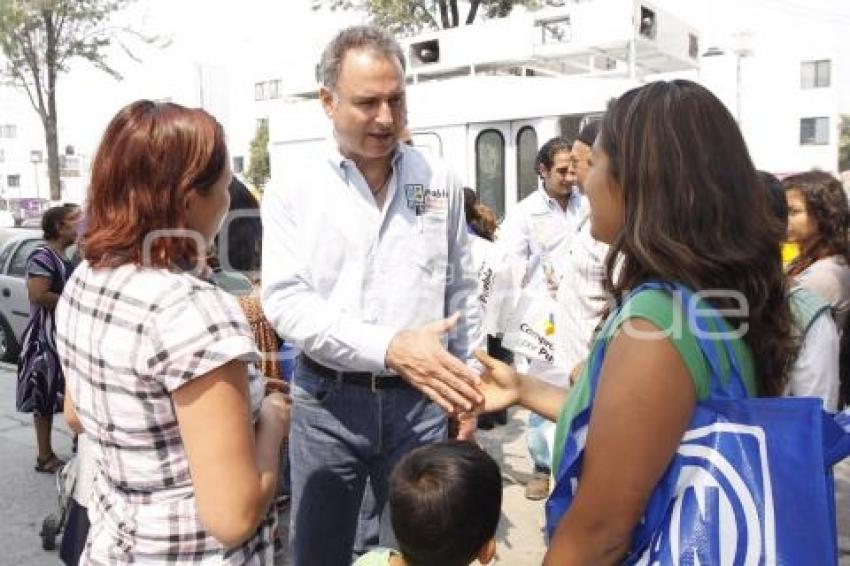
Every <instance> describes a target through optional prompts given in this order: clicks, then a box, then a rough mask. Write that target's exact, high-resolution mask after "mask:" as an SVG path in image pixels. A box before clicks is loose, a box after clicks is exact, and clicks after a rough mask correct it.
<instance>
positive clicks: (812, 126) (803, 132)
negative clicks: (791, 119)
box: [800, 116, 829, 145]
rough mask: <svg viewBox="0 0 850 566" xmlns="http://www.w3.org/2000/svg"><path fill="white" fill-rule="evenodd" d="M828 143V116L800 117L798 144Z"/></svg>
mask: <svg viewBox="0 0 850 566" xmlns="http://www.w3.org/2000/svg"><path fill="white" fill-rule="evenodd" d="M828 143H829V118H827V117H825V116H824V117H819V118H802V119H800V145H826V144H828Z"/></svg>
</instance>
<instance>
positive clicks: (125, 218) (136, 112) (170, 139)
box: [81, 100, 227, 268]
mask: <svg viewBox="0 0 850 566" xmlns="http://www.w3.org/2000/svg"><path fill="white" fill-rule="evenodd" d="M226 167H227V147H226V146H225V140H224V130H223V129H222V127H221V125H220V124H219V123H218V122H217V121H216V120H215V118H213V117H212V116H210V115H209V114H208V113H207V112H205V111H204V110H200V109H190V108H184V107H183V106H180V105H177V104H172V103H170V102H166V103H157V102H151V101H150V100H140V101H137V102H133V103H132V104H129V105H128V106H125V107H124V108H122V109H121V110H120V111H119V112H118V114H116V115H115V117H114V118H112V121H111V122H110V123H109V125H108V126H107V128H106V132H105V133H104V134H103V139H102V140H101V142H100V147H99V148H98V150H97V154H96V155H95V158H94V162H93V163H92V175H91V184H90V185H89V192H88V199H87V208H86V231H85V234H84V235H83V239H82V242H81V247H82V249H83V254H84V256H85V258H86V259H87V260H88V261H89V263H91V265H92V266H93V267H117V266H119V265H123V264H126V263H137V264H140V263H142V261H143V260H147V261H149V262H150V264H151V266H152V267H165V268H168V267H171V266H174V265H181V264H188V265H191V264H192V263H193V262H194V261H195V260H196V259H197V257H198V254H199V253H200V250H198V249H197V245H196V242H195V240H194V239H192V238H188V237H186V236H185V235H181V234H179V231H181V230H185V229H187V224H186V222H187V219H186V198H187V196H188V194H189V191H190V190H192V189H194V190H195V191H197V192H198V193H200V194H207V193H209V191H210V189H211V187H212V186H213V185H214V184H215V182H216V181H217V180H218V179H219V178H221V176H222V174H223V173H224V171H225V169H226ZM158 231H161V234H162V235H160V236H159V237H156V238H151V237H150V235H151V234H157V232H158ZM175 231H177V233H175ZM145 246H147V249H145Z"/></svg>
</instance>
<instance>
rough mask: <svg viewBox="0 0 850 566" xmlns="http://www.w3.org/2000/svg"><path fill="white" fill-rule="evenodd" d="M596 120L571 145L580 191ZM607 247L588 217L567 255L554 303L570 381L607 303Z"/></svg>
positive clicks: (571, 165) (579, 366)
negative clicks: (559, 316) (558, 307)
mask: <svg viewBox="0 0 850 566" xmlns="http://www.w3.org/2000/svg"><path fill="white" fill-rule="evenodd" d="M600 123H601V122H600V121H599V120H594V121H591V122H588V123H587V124H585V125H584V127H582V129H581V132H579V135H578V138H576V140H575V141H574V142H573V146H572V152H571V155H570V167H571V168H572V170H573V174H574V175H575V177H576V184H577V185H578V187H579V189H581V190H582V192H583V191H584V181H585V178H586V177H587V171H588V169H589V167H590V151H591V147H592V146H593V142H594V141H595V140H596V136H597V135H598V134H599V124H600ZM607 257H608V244H606V243H604V242H600V241H599V240H597V239H596V238H594V237H593V236H592V235H591V234H590V222H589V217H586V218H585V219H584V220H583V221H582V224H581V226H580V227H579V231H578V235H577V236H576V237H575V238H574V239H573V241H572V244H571V245H570V250H569V252H568V254H567V261H566V267H565V268H564V276H563V278H562V279H561V284H560V285H559V286H558V294H557V300H558V303H559V304H560V305H561V306H562V307H563V308H562V309H561V311H562V312H563V314H564V320H563V323H562V327H563V328H565V331H564V332H563V333H562V336H563V347H564V353H565V359H564V360H563V363H564V365H565V366H566V367H567V368H570V380H571V381H572V380H573V378H574V376H576V375H578V373H579V370H580V369H581V368H582V366H583V365H584V362H585V360H586V359H587V356H588V354H589V352H590V341H591V339H592V338H593V333H594V332H595V330H596V327H597V326H598V325H599V321H600V319H601V317H602V311H603V310H604V308H605V303H606V302H607V300H608V294H607V293H606V291H605V260H606V258H607Z"/></svg>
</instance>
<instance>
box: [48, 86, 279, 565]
mask: <svg viewBox="0 0 850 566" xmlns="http://www.w3.org/2000/svg"><path fill="white" fill-rule="evenodd" d="M230 179H231V172H230V168H229V166H228V156H227V150H226V147H225V141H224V132H223V131H222V128H221V125H219V124H218V122H216V121H215V119H214V118H213V117H212V116H210V115H209V114H207V113H206V112H204V111H203V110H197V109H188V108H183V107H181V106H178V105H176V104H170V103H154V102H150V101H139V102H134V103H132V104H130V105H129V106H127V107H125V108H123V109H122V110H121V111H119V112H118V114H117V115H116V116H115V117H114V118H113V119H112V121H111V122H110V124H109V126H108V127H107V129H106V132H105V134H104V136H103V140H102V142H101V145H100V148H99V149H98V152H97V155H96V157H95V160H94V163H93V166H92V178H91V186H90V188H89V194H88V205H87V209H86V231H85V234H84V235H83V238H82V241H81V247H82V250H83V259H84V261H83V262H82V263H81V265H80V266H79V267H78V268H77V270H76V271H75V272H74V275H73V276H72V277H71V279H70V280H69V281H68V284H67V285H66V287H65V292H64V294H63V295H62V299H61V300H60V303H59V306H58V308H57V346H58V350H59V354H60V357H61V363H62V366H63V369H64V371H65V375H66V378H67V397H68V405H69V406H70V410H66V414H67V415H70V418H69V421H70V422H72V423H75V424H77V425H78V426H80V427H81V428H82V430H84V432H85V433H86V434H87V435H89V436H90V437H91V439H92V440H93V444H94V446H95V449H96V452H97V473H96V477H95V482H94V493H93V496H92V498H91V500H90V503H89V516H90V519H91V530H90V531H89V536H88V541H87V543H86V548H85V551H84V552H83V556H82V559H81V563H83V564H106V563H109V564H129V563H135V562H140V563H148V562H165V561H168V562H169V563H173V564H195V563H206V562H214V563H216V564H264V563H270V562H271V553H272V551H273V549H272V547H271V540H272V530H273V528H274V516H273V514H272V513H271V512H270V503H271V501H272V498H273V496H274V491H275V485H276V483H277V469H278V455H279V448H280V444H281V441H282V439H283V437H284V436H285V434H286V431H287V429H288V422H289V412H288V404H287V399H286V398H285V396H284V395H283V394H282V393H280V392H273V393H271V394H269V395H268V396H264V384H263V382H262V380H261V379H260V378H259V377H258V376H257V375H256V374H255V373H254V372H253V370H252V368H251V367H250V366H249V362H252V361H254V360H256V358H257V352H256V347H255V345H254V341H253V337H252V334H251V329H250V327H249V326H248V323H247V322H246V320H245V316H244V315H243V314H242V312H241V310H240V309H239V306H238V305H237V303H236V301H235V299H233V298H232V297H231V296H229V295H228V294H227V293H225V292H224V291H221V290H220V289H217V288H216V287H214V286H213V285H211V284H210V283H208V282H207V281H205V280H204V279H203V278H202V276H204V275H206V273H207V271H208V269H207V268H206V266H205V263H204V259H203V258H205V257H206V255H207V253H206V250H207V247H208V246H209V244H210V242H211V241H212V240H213V238H214V237H215V235H216V233H217V232H218V230H219V227H220V225H221V222H222V220H223V218H224V216H225V214H226V212H227V209H228V204H229V196H228V192H227V186H228V184H229V183H230Z"/></svg>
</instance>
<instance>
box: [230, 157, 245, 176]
mask: <svg viewBox="0 0 850 566" xmlns="http://www.w3.org/2000/svg"><path fill="white" fill-rule="evenodd" d="M244 170H245V157H244V156H242V155H237V156H234V158H233V172H234V173H241V172H242V171H244Z"/></svg>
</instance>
